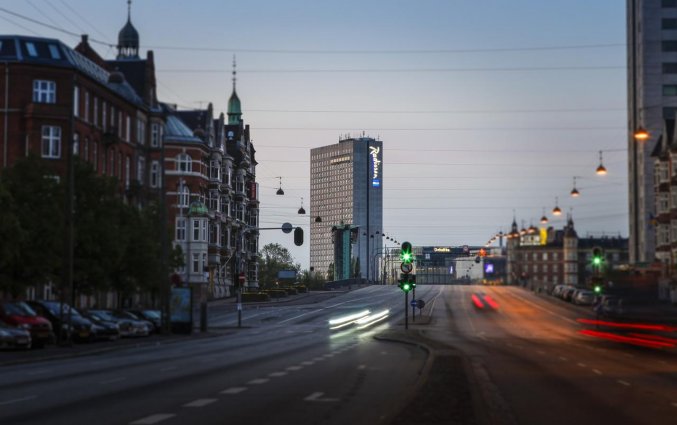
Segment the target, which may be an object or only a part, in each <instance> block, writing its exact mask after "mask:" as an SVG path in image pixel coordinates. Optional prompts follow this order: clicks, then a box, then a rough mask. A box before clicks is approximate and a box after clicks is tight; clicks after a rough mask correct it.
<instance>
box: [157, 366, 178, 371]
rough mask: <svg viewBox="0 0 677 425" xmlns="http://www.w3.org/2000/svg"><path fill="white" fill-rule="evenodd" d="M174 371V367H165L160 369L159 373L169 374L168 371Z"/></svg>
mask: <svg viewBox="0 0 677 425" xmlns="http://www.w3.org/2000/svg"><path fill="white" fill-rule="evenodd" d="M175 369H176V366H169V367H165V368H162V369H160V372H169V371H170V370H175Z"/></svg>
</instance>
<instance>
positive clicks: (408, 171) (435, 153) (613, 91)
mask: <svg viewBox="0 0 677 425" xmlns="http://www.w3.org/2000/svg"><path fill="white" fill-rule="evenodd" d="M0 7H1V8H2V9H3V10H0V18H2V19H1V20H0V26H1V27H0V28H2V30H1V31H0V32H2V33H3V34H25V35H36V36H42V37H53V38H58V39H60V40H62V41H63V42H64V43H66V44H67V45H69V46H71V47H74V46H75V45H76V44H77V43H78V39H79V37H77V36H72V35H68V34H65V33H63V32H59V31H57V30H54V29H50V28H47V27H44V26H41V25H39V24H37V23H34V22H29V21H27V20H24V19H21V18H20V17H17V16H12V15H10V14H8V13H7V12H6V11H11V12H14V13H17V14H20V15H23V16H26V17H29V18H31V19H34V20H37V21H41V22H44V23H47V24H49V25H52V26H55V27H59V28H62V29H64V30H67V31H70V32H73V33H76V34H81V33H87V34H89V36H90V40H91V44H92V46H93V47H94V48H95V49H96V50H97V51H98V52H99V53H100V54H101V55H102V56H104V57H105V58H113V57H114V56H115V53H116V51H115V49H114V48H111V47H108V46H105V45H103V44H98V43H97V41H103V42H105V43H108V44H111V45H114V44H116V42H117V34H118V31H119V30H120V28H121V27H122V26H123V25H124V23H125V21H126V19H127V4H126V1H125V0H96V1H94V0H4V1H0ZM132 23H133V24H134V26H135V27H136V28H137V30H138V31H139V34H140V38H141V47H142V52H143V53H142V54H143V56H144V57H145V55H146V50H148V49H152V50H154V52H155V61H156V68H157V78H158V94H159V97H160V99H161V100H162V101H165V102H169V103H176V104H178V105H179V106H180V107H182V108H198V107H200V106H202V107H204V106H205V105H206V103H207V102H212V103H213V104H214V107H215V110H216V111H217V112H221V111H222V112H225V111H226V103H227V100H228V97H229V96H230V93H231V88H232V82H231V63H232V60H233V54H236V55H237V69H238V74H237V92H238V95H239V96H240V99H241V100H242V107H243V119H244V121H245V123H246V124H249V125H250V127H251V134H252V139H253V142H254V145H255V148H256V150H257V156H256V159H257V161H258V162H259V165H258V167H257V181H258V182H259V185H260V201H261V223H260V224H261V226H262V227H268V226H279V225H281V224H282V223H283V222H286V221H288V222H291V223H292V224H294V225H300V226H303V227H304V228H305V230H306V232H308V230H309V222H310V220H311V218H310V217H308V216H305V217H304V216H299V215H298V214H297V210H298V208H299V207H300V205H301V198H302V197H303V200H304V201H303V205H304V207H305V209H306V210H307V211H310V208H309V206H310V205H309V201H310V199H309V198H310V190H309V188H310V183H309V174H310V173H309V157H310V149H311V148H313V147H318V146H324V145H327V144H332V143H336V142H337V141H338V139H339V137H340V136H341V135H345V134H350V135H353V136H358V135H362V134H363V132H364V134H366V135H367V136H371V137H375V138H379V139H380V140H382V141H383V145H384V156H383V158H384V162H383V170H384V177H383V190H384V211H383V222H384V230H385V233H386V234H389V235H393V236H394V237H395V238H396V239H397V240H399V241H404V240H409V241H411V242H412V244H414V245H444V246H448V245H452V246H456V245H463V244H469V245H481V244H484V243H485V242H486V241H487V240H488V239H489V238H490V237H491V236H492V235H493V234H494V233H496V232H498V231H499V230H503V231H507V230H508V229H509V225H510V222H511V221H512V217H513V211H514V212H515V214H516V216H517V218H518V222H519V224H520V226H521V224H522V222H521V221H522V220H524V224H525V226H529V225H530V224H532V223H533V224H534V225H538V224H539V222H538V220H539V218H540V217H541V215H542V213H543V208H545V211H546V213H547V214H548V217H549V218H550V219H551V224H552V225H554V226H555V227H557V228H561V227H562V226H563V224H564V215H563V216H561V217H560V218H559V219H556V220H555V219H554V217H553V216H552V214H550V211H551V210H552V208H553V207H554V204H555V198H556V197H559V206H560V207H561V208H562V210H563V211H565V212H569V211H570V209H573V217H574V220H575V223H576V229H577V231H578V233H579V235H583V236H585V235H586V234H588V233H590V234H595V235H601V234H603V233H604V234H607V235H618V234H621V235H622V236H625V237H627V235H628V216H627V210H628V205H627V163H626V159H627V153H626V143H627V137H626V134H627V129H626V126H627V124H626V122H627V120H626V115H627V113H626V86H627V83H626V69H625V66H626V65H625V64H626V53H625V2H623V1H619V0H595V1H589V0H567V1H561V0H560V1H543V0H522V1H519V0H517V1H505V0H419V1H415V2H412V1H406V2H405V1H397V0H362V1H354V0H342V1H340V2H339V1H334V2H329V1H317V0H285V1H279V0H265V1H264V0H247V1H217V0H209V1H208V0H194V1H190V2H188V1H179V0H136V1H134V2H133V4H132ZM600 150H602V151H603V157H604V165H605V166H606V167H607V169H608V170H609V174H608V175H607V176H604V177H600V176H597V175H595V169H596V167H597V165H598V164H599V153H598V151H600ZM277 176H282V187H283V189H284V191H285V195H284V196H276V195H275V191H276V189H277V185H278V179H277V178H276V177H277ZM574 176H577V186H578V189H579V190H580V191H581V197H579V198H577V199H572V198H571V197H570V196H569V192H570V191H571V189H572V182H573V177H574ZM331 224H333V223H327V227H328V231H329V227H330V226H331ZM268 242H279V243H281V244H282V245H284V246H286V247H287V248H289V249H290V251H291V253H292V254H293V256H294V257H295V259H296V261H297V262H299V263H301V265H302V266H303V267H304V268H307V267H308V262H309V258H308V256H309V254H308V247H309V235H308V234H307V233H306V243H305V244H304V246H302V247H295V246H294V244H293V241H292V237H291V235H284V234H282V232H280V231H262V232H261V241H260V247H263V245H264V244H266V243H268Z"/></svg>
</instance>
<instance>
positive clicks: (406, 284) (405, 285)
mask: <svg viewBox="0 0 677 425" xmlns="http://www.w3.org/2000/svg"><path fill="white" fill-rule="evenodd" d="M402 290H403V291H404V292H409V291H410V290H411V285H409V284H408V283H405V284H404V285H402Z"/></svg>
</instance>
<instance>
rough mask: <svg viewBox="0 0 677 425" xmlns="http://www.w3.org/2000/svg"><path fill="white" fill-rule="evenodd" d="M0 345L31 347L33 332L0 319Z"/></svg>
mask: <svg viewBox="0 0 677 425" xmlns="http://www.w3.org/2000/svg"><path fill="white" fill-rule="evenodd" d="M0 347H8V348H25V349H28V348H31V334H30V332H28V331H27V330H25V329H20V328H17V327H14V326H11V325H8V324H7V323H5V322H3V321H0Z"/></svg>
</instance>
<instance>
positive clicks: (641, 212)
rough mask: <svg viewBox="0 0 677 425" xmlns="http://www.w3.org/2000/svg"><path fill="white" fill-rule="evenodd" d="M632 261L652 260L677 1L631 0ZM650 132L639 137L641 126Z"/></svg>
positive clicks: (673, 106)
mask: <svg viewBox="0 0 677 425" xmlns="http://www.w3.org/2000/svg"><path fill="white" fill-rule="evenodd" d="M627 37H628V40H627V46H628V47H627V48H628V140H627V143H628V176H629V181H628V184H629V187H628V189H629V198H628V199H629V214H630V262H631V263H633V264H635V263H651V262H653V261H654V258H655V251H656V237H655V234H656V232H655V229H654V228H653V225H652V223H653V222H654V219H655V214H656V210H655V208H654V206H655V198H654V190H653V175H654V163H653V160H652V158H651V152H652V151H653V150H654V147H655V146H656V141H657V140H658V136H659V134H660V132H661V130H662V126H663V120H664V119H666V118H667V119H674V118H675V112H676V111H677V1H673V0H627ZM640 127H641V128H645V129H647V130H648V131H649V134H650V137H649V139H648V140H646V141H641V142H638V141H636V140H635V138H634V133H635V131H636V130H637V129H639V128H640Z"/></svg>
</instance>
